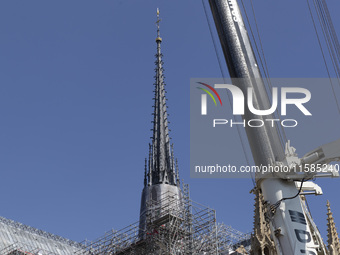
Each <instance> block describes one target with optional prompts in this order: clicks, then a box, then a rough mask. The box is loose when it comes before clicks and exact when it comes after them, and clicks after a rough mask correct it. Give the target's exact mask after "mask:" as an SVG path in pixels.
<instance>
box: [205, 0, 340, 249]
mask: <svg viewBox="0 0 340 255" xmlns="http://www.w3.org/2000/svg"><path fill="white" fill-rule="evenodd" d="M209 4H210V8H211V11H212V15H213V18H214V21H215V25H216V29H217V32H218V35H219V39H220V43H221V46H222V50H223V53H224V57H225V60H226V63H227V66H228V70H229V74H230V76H231V79H232V81H233V83H235V85H237V86H238V87H239V88H240V89H241V90H242V92H243V93H244V94H246V92H247V90H248V88H252V90H253V91H254V94H253V100H254V102H255V103H254V107H255V108H256V109H261V110H265V109H269V108H270V104H269V98H268V95H267V92H266V89H265V86H264V83H263V80H262V78H261V74H260V70H259V68H258V65H257V62H256V58H255V54H254V52H253V49H252V46H251V42H250V39H249V37H248V33H247V31H246V28H245V25H244V22H243V18H242V14H241V11H240V9H239V6H238V3H237V0H209ZM238 78H241V80H239V79H238ZM255 116H256V117H255ZM242 117H243V119H245V120H246V121H247V120H249V119H254V118H257V119H261V118H263V117H264V116H258V115H254V114H253V113H251V112H250V111H249V110H248V109H247V110H246V112H245V114H244V115H243V116H242ZM265 117H269V118H272V117H271V116H270V115H267V116H265ZM264 123H266V122H265V121H264ZM245 129H246V134H247V138H248V141H249V145H250V148H251V151H252V155H253V158H254V162H255V164H256V165H257V166H260V165H266V166H269V165H279V166H288V167H290V168H292V170H293V167H295V169H296V167H297V166H298V168H299V169H300V170H301V169H302V170H301V171H300V172H294V171H291V172H290V173H288V174H284V173H279V174H277V175H276V176H275V175H274V176H273V174H263V173H259V174H257V175H256V182H257V187H258V188H260V189H261V190H262V193H263V197H264V200H265V201H266V204H267V206H268V209H269V212H270V213H269V214H268V215H267V218H268V220H269V223H270V227H271V230H272V233H273V236H272V237H273V240H274V242H275V245H276V248H277V251H278V253H279V254H283V255H297V254H310V255H317V254H320V253H318V250H319V251H320V250H321V249H320V248H321V245H320V244H319V243H317V242H316V241H315V238H313V235H312V231H311V229H310V224H309V223H308V222H309V221H310V220H309V218H307V217H306V212H305V210H304V204H303V202H302V201H301V198H300V196H299V195H300V192H301V190H302V187H303V183H304V181H306V180H307V179H310V178H312V177H315V176H316V175H315V174H313V173H306V172H304V171H303V168H304V166H305V165H304V163H305V161H309V163H311V164H313V163H314V162H315V161H317V160H319V161H320V160H322V161H324V162H327V163H329V162H330V161H329V160H328V161H327V159H325V158H324V157H325V153H324V154H322V153H320V151H327V155H331V156H332V157H333V159H334V158H335V159H338V158H336V157H335V156H334V155H333V154H334V153H332V152H329V149H330V150H331V151H334V150H338V151H340V143H339V142H338V141H337V142H335V144H331V145H328V146H326V147H324V150H322V148H321V149H320V148H318V149H317V150H315V151H312V152H311V153H309V154H306V156H305V157H304V158H302V159H299V158H298V157H297V155H296V154H295V149H294V148H293V147H291V146H290V143H289V142H288V143H287V144H286V145H285V146H286V150H285V152H284V150H283V144H282V143H281V141H280V137H279V134H278V131H277V128H275V126H274V127H273V126H271V125H269V124H268V123H267V124H266V125H264V126H262V127H256V128H253V127H249V126H248V127H245ZM327 155H326V157H327ZM326 172H327V173H325V175H328V176H329V175H332V176H336V174H335V173H334V172H332V171H329V169H326ZM295 181H300V183H301V185H300V187H299V189H297V187H296V186H295V185H296V184H295ZM318 192H319V193H320V191H318ZM311 227H313V226H311ZM313 230H314V228H313Z"/></svg>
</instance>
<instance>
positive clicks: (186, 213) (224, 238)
mask: <svg viewBox="0 0 340 255" xmlns="http://www.w3.org/2000/svg"><path fill="white" fill-rule="evenodd" d="M181 192H182V199H181V200H178V197H177V194H174V193H171V192H166V193H164V194H163V195H162V196H161V197H160V199H159V200H152V199H151V198H150V199H149V200H148V202H147V211H146V214H145V215H146V217H145V220H146V229H145V235H144V236H141V235H140V234H139V233H140V229H139V226H140V222H136V223H134V224H131V225H129V226H127V227H126V228H123V229H122V230H120V231H115V230H111V231H109V232H107V233H106V234H105V235H104V236H102V237H101V238H98V239H97V240H95V241H84V242H83V246H84V247H85V250H86V252H85V253H84V252H83V251H79V252H78V253H76V254H78V255H80V254H85V255H104V254H112V255H113V254H115V255H123V254H129V255H134V254H136V255H137V254H138V255H147V254H162V255H163V254H164V255H166V254H178V255H184V254H197V255H199V254H202V255H203V254H206V255H208V254H211V255H213V254H214V255H215V254H223V255H228V254H233V253H234V252H235V251H236V249H240V247H243V250H244V254H248V251H249V249H250V235H249V234H243V233H241V232H239V231H237V230H235V229H233V228H231V227H230V226H226V225H224V224H217V223H216V213H215V210H212V209H210V208H208V207H205V206H203V205H201V204H198V203H196V202H193V201H192V200H191V199H190V197H189V193H188V185H187V184H184V185H183V188H182V189H181ZM174 205H176V206H174ZM143 231H144V230H143ZM234 254H236V253H234Z"/></svg>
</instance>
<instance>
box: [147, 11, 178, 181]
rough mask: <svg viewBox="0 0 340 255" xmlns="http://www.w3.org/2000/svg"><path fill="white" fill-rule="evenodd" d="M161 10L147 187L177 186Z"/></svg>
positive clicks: (158, 22) (157, 38) (158, 24)
mask: <svg viewBox="0 0 340 255" xmlns="http://www.w3.org/2000/svg"><path fill="white" fill-rule="evenodd" d="M160 21H161V19H160V18H159V9H157V21H156V25H157V37H156V43H157V53H156V55H155V56H156V61H155V64H156V68H155V71H156V75H155V83H154V85H155V90H154V92H155V97H154V106H153V107H154V112H153V117H154V118H153V129H152V132H153V135H152V143H151V145H150V151H149V164H148V167H149V169H148V174H147V177H148V178H147V179H148V180H147V185H148V186H150V185H155V184H159V183H166V184H171V185H176V174H175V167H174V165H175V164H174V157H173V156H172V150H171V145H170V138H169V129H168V113H167V106H166V98H165V93H166V91H165V83H164V74H163V73H164V69H163V61H162V56H163V55H162V53H161V43H162V38H161V37H160Z"/></svg>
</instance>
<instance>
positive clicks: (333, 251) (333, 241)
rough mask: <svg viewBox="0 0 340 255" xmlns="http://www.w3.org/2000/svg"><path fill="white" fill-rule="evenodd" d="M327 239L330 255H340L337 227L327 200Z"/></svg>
mask: <svg viewBox="0 0 340 255" xmlns="http://www.w3.org/2000/svg"><path fill="white" fill-rule="evenodd" d="M327 237H328V251H329V254H330V255H339V254H340V242H339V235H338V232H337V230H336V227H335V222H334V218H333V214H332V212H331V206H330V203H329V201H328V200H327Z"/></svg>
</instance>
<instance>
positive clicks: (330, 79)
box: [307, 0, 340, 114]
mask: <svg viewBox="0 0 340 255" xmlns="http://www.w3.org/2000/svg"><path fill="white" fill-rule="evenodd" d="M307 5H308V9H309V13H310V16H311V19H312V23H313V27H314V31H315V34H316V37H317V39H318V44H319V47H320V51H321V54H322V58H323V61H324V64H325V67H326V71H327V74H328V78H329V81H330V84H331V88H332V93H333V96H334V99H335V103H336V105H337V108H338V112H339V114H340V105H339V101H338V98H337V96H336V93H335V88H334V84H333V81H332V78H331V74H330V70H329V67H328V64H327V61H326V56H325V53H324V50H323V47H322V44H321V40H320V36H319V33H318V29H317V27H316V22H315V19H314V15H313V12H312V8H311V6H310V3H309V0H307ZM314 6H315V8H316V12H317V13H318V18H319V22H320V23H322V22H321V20H320V15H319V12H318V9H317V7H316V5H315V1H314ZM329 18H330V16H329ZM320 25H321V27H322V29H323V30H322V31H323V34H324V29H325V28H324V27H323V26H322V24H320ZM333 29H334V27H333ZM334 32H335V31H334ZM331 34H332V37H333V40H335V39H334V38H337V36H336V34H335V33H333V32H332V33H331ZM324 37H325V34H324ZM325 40H326V42H327V47H328V50H329V47H330V46H329V45H328V41H327V39H326V37H325ZM336 41H337V39H336ZM337 44H339V42H338V43H337ZM338 46H339V45H337V47H336V48H337V52H339V51H340V49H339V47H338ZM329 53H330V55H331V58H332V63H333V68H334V69H335V71H336V68H335V66H334V59H333V57H334V56H333V55H332V53H331V52H330V51H329ZM339 57H340V56H339ZM339 59H340V58H339ZM338 81H339V77H338Z"/></svg>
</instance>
